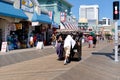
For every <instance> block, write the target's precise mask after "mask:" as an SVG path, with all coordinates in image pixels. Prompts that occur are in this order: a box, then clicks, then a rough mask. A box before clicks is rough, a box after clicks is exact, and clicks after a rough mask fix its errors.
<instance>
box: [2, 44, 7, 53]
mask: <svg viewBox="0 0 120 80" xmlns="http://www.w3.org/2000/svg"><path fill="white" fill-rule="evenodd" d="M6 51H7V42H2V47H1V52H6Z"/></svg>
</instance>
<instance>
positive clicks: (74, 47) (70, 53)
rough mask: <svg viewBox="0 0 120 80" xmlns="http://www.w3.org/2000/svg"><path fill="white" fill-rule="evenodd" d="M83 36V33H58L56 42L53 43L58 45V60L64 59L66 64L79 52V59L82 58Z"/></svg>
mask: <svg viewBox="0 0 120 80" xmlns="http://www.w3.org/2000/svg"><path fill="white" fill-rule="evenodd" d="M81 38H82V33H75V34H72V33H67V34H62V33H61V34H57V35H56V43H55V45H53V46H54V47H56V53H57V55H58V60H64V64H68V63H70V61H71V60H72V58H73V57H74V55H75V53H78V54H79V56H78V59H79V60H80V59H81V52H80V51H81V49H80V48H81V46H82V44H81Z"/></svg>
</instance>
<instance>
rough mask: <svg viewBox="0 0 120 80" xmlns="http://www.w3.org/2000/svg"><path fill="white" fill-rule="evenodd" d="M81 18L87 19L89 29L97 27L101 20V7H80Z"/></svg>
mask: <svg viewBox="0 0 120 80" xmlns="http://www.w3.org/2000/svg"><path fill="white" fill-rule="evenodd" d="M79 18H80V19H82V18H85V19H87V21H88V27H89V26H90V27H92V28H94V27H96V26H97V25H98V20H99V6H98V5H80V8H79Z"/></svg>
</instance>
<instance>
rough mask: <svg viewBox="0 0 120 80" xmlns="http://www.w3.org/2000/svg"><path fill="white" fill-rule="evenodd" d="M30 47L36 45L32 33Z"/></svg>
mask: <svg viewBox="0 0 120 80" xmlns="http://www.w3.org/2000/svg"><path fill="white" fill-rule="evenodd" d="M29 43H30V47H33V46H34V41H33V36H32V35H30V42H29Z"/></svg>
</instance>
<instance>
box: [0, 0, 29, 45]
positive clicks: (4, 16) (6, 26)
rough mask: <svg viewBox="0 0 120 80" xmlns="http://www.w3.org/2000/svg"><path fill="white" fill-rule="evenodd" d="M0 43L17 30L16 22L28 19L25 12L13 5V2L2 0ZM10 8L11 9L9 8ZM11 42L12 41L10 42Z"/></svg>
mask: <svg viewBox="0 0 120 80" xmlns="http://www.w3.org/2000/svg"><path fill="white" fill-rule="evenodd" d="M0 7H1V9H0V25H1V26H0V44H1V43H2V42H6V41H7V40H8V36H10V35H11V34H14V32H15V31H16V29H17V27H16V23H17V24H18V23H20V21H24V20H26V19H28V17H27V16H26V15H25V13H24V12H23V11H22V10H20V9H16V8H14V7H13V3H9V2H5V1H0ZM8 8H9V10H8ZM8 44H10V43H8Z"/></svg>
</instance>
